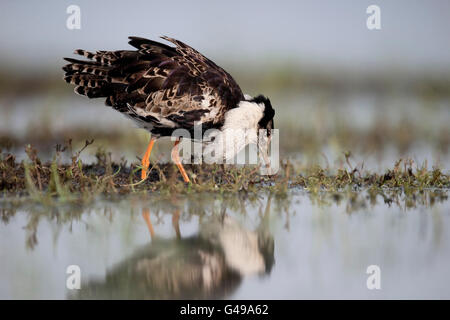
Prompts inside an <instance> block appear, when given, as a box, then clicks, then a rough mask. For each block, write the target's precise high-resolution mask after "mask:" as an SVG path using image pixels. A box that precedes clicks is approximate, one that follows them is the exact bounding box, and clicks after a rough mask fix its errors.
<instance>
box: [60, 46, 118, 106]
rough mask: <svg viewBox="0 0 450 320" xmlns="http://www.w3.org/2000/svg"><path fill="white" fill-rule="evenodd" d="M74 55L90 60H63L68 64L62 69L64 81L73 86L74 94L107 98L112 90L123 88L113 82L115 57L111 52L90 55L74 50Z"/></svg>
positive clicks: (98, 52)
mask: <svg viewBox="0 0 450 320" xmlns="http://www.w3.org/2000/svg"><path fill="white" fill-rule="evenodd" d="M75 54H79V55H81V56H84V57H86V58H88V59H90V60H88V61H83V60H78V59H72V58H64V60H66V61H67V62H69V64H67V65H65V66H64V67H63V70H64V71H65V74H64V80H65V81H66V82H67V83H70V84H74V85H75V86H76V87H75V89H74V91H75V93H77V94H80V95H84V96H87V97H88V98H101V97H108V96H110V95H111V94H112V92H114V89H117V88H118V87H123V86H124V84H121V83H117V82H115V81H114V79H113V77H112V75H113V74H114V66H113V63H114V61H115V59H117V57H115V56H114V52H111V51H97V53H92V52H89V51H86V50H81V49H78V50H75Z"/></svg>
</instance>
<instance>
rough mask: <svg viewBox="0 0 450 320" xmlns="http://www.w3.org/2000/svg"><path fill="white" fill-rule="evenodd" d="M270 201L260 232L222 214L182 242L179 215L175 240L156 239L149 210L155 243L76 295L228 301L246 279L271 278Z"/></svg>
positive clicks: (146, 213) (175, 216)
mask: <svg viewBox="0 0 450 320" xmlns="http://www.w3.org/2000/svg"><path fill="white" fill-rule="evenodd" d="M269 211H270V197H269V199H268V201H267V205H266V208H265V210H264V212H262V209H261V210H260V217H261V222H260V224H259V226H258V228H257V229H256V230H248V229H246V228H244V227H243V226H242V225H241V224H240V223H238V221H237V220H236V219H234V218H233V217H231V216H230V215H228V214H227V213H226V212H225V209H223V210H222V213H221V214H218V215H213V216H211V217H208V218H207V219H204V221H201V222H200V226H199V232H198V233H197V234H196V235H194V236H191V237H187V238H183V237H182V236H181V234H180V227H179V218H180V210H178V209H176V210H174V212H173V215H172V224H173V227H174V229H175V233H176V238H175V239H161V238H159V237H158V236H157V235H156V234H155V230H154V228H153V224H152V220H151V214H150V210H149V209H143V212H142V215H143V218H144V220H145V222H146V224H147V227H148V230H149V232H150V236H151V243H149V244H148V245H145V246H144V247H142V248H139V249H138V250H136V252H135V253H134V254H133V255H132V256H131V257H129V258H127V259H125V260H124V261H122V262H121V263H119V264H118V265H117V266H115V267H113V268H112V269H111V270H109V271H108V272H107V275H106V277H105V279H104V280H102V281H98V280H92V281H88V282H87V283H84V284H82V286H81V290H77V291H78V292H77V294H76V296H73V297H72V298H79V299H211V298H212V299H214V298H223V297H227V296H229V295H230V294H231V293H232V292H233V291H234V290H235V289H236V288H237V287H238V286H239V284H240V283H241V281H242V279H243V277H245V276H250V275H256V274H258V275H263V274H269V273H270V271H271V268H272V266H273V264H274V240H273V237H272V236H271V234H270V232H269V231H268V227H267V220H268V216H269Z"/></svg>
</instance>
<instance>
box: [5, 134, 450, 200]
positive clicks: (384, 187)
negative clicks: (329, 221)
mask: <svg viewBox="0 0 450 320" xmlns="http://www.w3.org/2000/svg"><path fill="white" fill-rule="evenodd" d="M91 143H92V141H86V145H85V147H84V148H83V149H82V150H84V149H85V148H86V147H88V146H89V145H90V144H91ZM82 150H81V151H82ZM81 151H79V152H76V153H73V152H72V148H71V146H70V144H69V145H67V146H64V147H61V146H57V150H56V154H55V157H54V160H53V161H51V162H49V163H43V162H42V161H41V160H40V159H39V158H38V156H37V152H36V150H35V149H33V148H32V147H30V146H28V147H27V149H26V153H27V155H28V160H27V161H22V162H21V163H17V162H16V161H15V157H14V155H12V154H7V153H3V154H2V155H1V159H0V189H1V190H2V192H3V195H4V196H6V197H8V198H9V196H13V195H27V196H29V197H30V198H31V199H33V200H35V201H38V202H42V203H47V204H49V203H52V202H55V201H57V202H73V201H77V202H79V201H82V202H84V203H86V202H90V201H92V200H94V199H95V198H97V197H99V196H114V195H123V194H147V193H149V192H158V193H159V194H161V195H166V194H167V195H168V194H195V193H202V192H214V193H219V194H223V193H237V192H245V193H259V192H261V191H263V190H267V191H271V192H274V193H275V194H277V195H279V196H282V197H286V196H287V191H288V190H289V189H291V188H295V187H301V188H304V189H305V190H307V191H308V192H309V193H310V194H312V195H319V194H320V193H322V192H324V191H326V192H329V193H330V194H331V193H336V194H342V192H347V191H349V190H350V191H352V190H353V191H354V190H363V189H364V190H365V189H367V190H368V192H369V194H370V195H376V194H379V195H381V196H383V197H384V198H386V196H385V193H386V191H392V190H395V191H396V192H397V191H398V192H400V193H401V194H404V195H405V196H407V197H412V196H415V195H417V194H420V193H423V192H424V190H430V189H433V190H436V189H438V190H444V193H446V192H447V189H448V188H449V187H450V176H449V175H447V174H445V173H443V172H442V171H441V170H440V169H438V168H433V169H431V170H430V169H428V168H427V167H426V165H422V166H417V165H415V164H414V163H413V161H412V160H399V161H398V162H397V163H396V164H395V166H394V167H393V168H392V169H390V170H387V171H386V172H384V173H382V174H379V173H371V172H368V171H363V170H362V169H358V168H356V167H355V168H353V167H352V165H351V163H350V160H349V158H350V153H348V154H346V159H347V166H348V168H341V169H338V170H337V171H332V170H330V169H329V168H323V167H320V166H311V167H302V168H301V169H299V168H296V167H295V166H294V165H293V164H291V163H290V162H289V161H284V162H283V163H282V166H281V168H280V170H279V172H278V174H276V175H274V176H270V177H269V176H261V175H259V173H258V168H257V167H256V166H246V167H235V166H226V165H186V167H187V170H188V172H189V175H190V177H191V180H192V181H193V183H191V184H188V185H186V184H185V183H184V182H182V179H181V177H180V175H179V174H178V171H177V169H176V167H175V165H174V164H172V163H168V164H154V165H153V167H152V168H151V170H150V173H149V176H148V178H147V180H145V181H141V180H140V178H139V176H140V167H139V165H137V164H134V163H132V164H130V165H128V164H127V163H126V161H123V162H122V163H114V162H112V161H111V155H110V154H109V153H106V152H105V151H104V150H98V151H97V154H96V157H97V162H96V163H93V164H89V165H86V164H83V163H82V161H81V159H80V153H81ZM62 153H69V156H70V158H71V163H69V164H61V163H60V160H59V159H60V157H61V155H62Z"/></svg>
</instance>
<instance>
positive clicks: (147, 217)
mask: <svg viewBox="0 0 450 320" xmlns="http://www.w3.org/2000/svg"><path fill="white" fill-rule="evenodd" d="M142 216H143V217H144V220H145V222H146V223H147V228H148V231H149V232H150V237H151V238H152V239H153V237H154V236H155V230H153V225H152V221H151V220H150V210H149V209H147V208H145V209H142Z"/></svg>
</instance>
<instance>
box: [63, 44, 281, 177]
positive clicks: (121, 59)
mask: <svg viewBox="0 0 450 320" xmlns="http://www.w3.org/2000/svg"><path fill="white" fill-rule="evenodd" d="M161 38H162V39H164V40H167V41H168V42H171V43H172V44H174V45H175V46H170V45H166V44H163V43H159V42H156V41H152V40H148V39H144V38H140V37H129V40H130V41H129V44H130V45H131V46H133V47H134V48H136V49H135V50H119V51H97V52H95V53H93V52H89V51H86V50H81V49H78V50H75V54H78V55H81V56H84V57H85V58H86V59H87V60H78V59H72V58H64V59H65V60H66V61H68V62H69V64H67V65H65V66H64V67H63V70H64V71H65V76H64V80H65V81H66V82H68V83H71V84H74V85H75V86H76V87H75V90H74V91H75V92H76V93H77V94H80V95H84V96H87V97H88V98H106V100H105V104H106V105H107V106H110V107H112V108H114V109H115V110H117V111H119V112H121V113H123V114H124V115H126V116H127V117H129V118H131V119H132V120H134V121H135V122H136V123H137V124H138V126H139V127H141V128H143V129H146V130H148V131H149V132H150V133H151V139H150V142H149V144H148V147H147V150H146V152H145V154H144V156H143V158H142V171H141V178H142V179H145V178H146V177H147V171H148V167H149V165H150V160H149V158H150V154H151V151H152V148H153V145H154V142H155V140H156V139H158V138H159V137H164V136H171V135H172V134H173V133H174V131H175V130H177V129H184V130H187V131H188V132H189V133H190V134H191V137H193V136H194V131H195V130H196V128H201V132H202V134H204V133H205V132H206V131H208V130H209V129H217V130H216V132H218V135H217V134H216V135H215V136H214V137H213V138H211V139H205V140H204V141H202V143H204V144H207V148H208V152H213V153H214V154H215V156H216V157H217V158H218V159H219V160H228V159H230V158H233V157H234V156H235V155H236V154H237V153H238V152H240V151H241V150H242V149H243V148H245V146H246V145H248V144H250V143H254V144H257V145H258V148H259V151H260V154H261V156H262V157H263V159H264V161H265V162H266V164H267V159H268V156H267V155H268V145H269V142H270V138H271V133H272V130H273V128H274V126H273V118H274V115H275V111H274V109H273V108H272V105H271V103H270V100H269V99H268V98H266V97H264V96H263V95H259V96H257V97H254V98H252V97H250V96H248V95H244V94H243V93H242V90H241V88H240V87H239V85H238V84H237V83H236V81H235V80H234V79H233V78H232V76H231V75H230V74H229V73H228V72H226V71H225V70H224V69H222V68H221V67H219V66H218V65H216V64H215V63H214V62H213V61H211V60H209V59H208V58H206V57H205V56H203V55H202V54H201V53H199V52H198V51H196V50H195V49H193V48H191V47H190V46H188V45H186V44H185V43H183V42H181V41H178V40H175V39H172V38H169V37H161ZM260 129H263V130H260ZM261 132H263V133H264V134H263V135H261ZM225 137H226V139H227V141H232V144H233V146H232V148H229V146H230V143H229V144H228V146H227V148H226V150H224V148H223V146H224V144H225V143H224V139H225ZM192 139H193V138H192ZM228 139H229V140H228ZM179 142H180V138H177V139H176V141H175V144H174V147H173V149H172V153H171V155H172V160H173V161H174V162H175V163H176V165H177V166H178V169H179V170H180V172H181V174H182V176H183V179H184V181H185V182H189V177H188V175H187V173H186V171H185V169H184V168H183V165H182V163H181V160H180V156H179V146H178V144H179Z"/></svg>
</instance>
